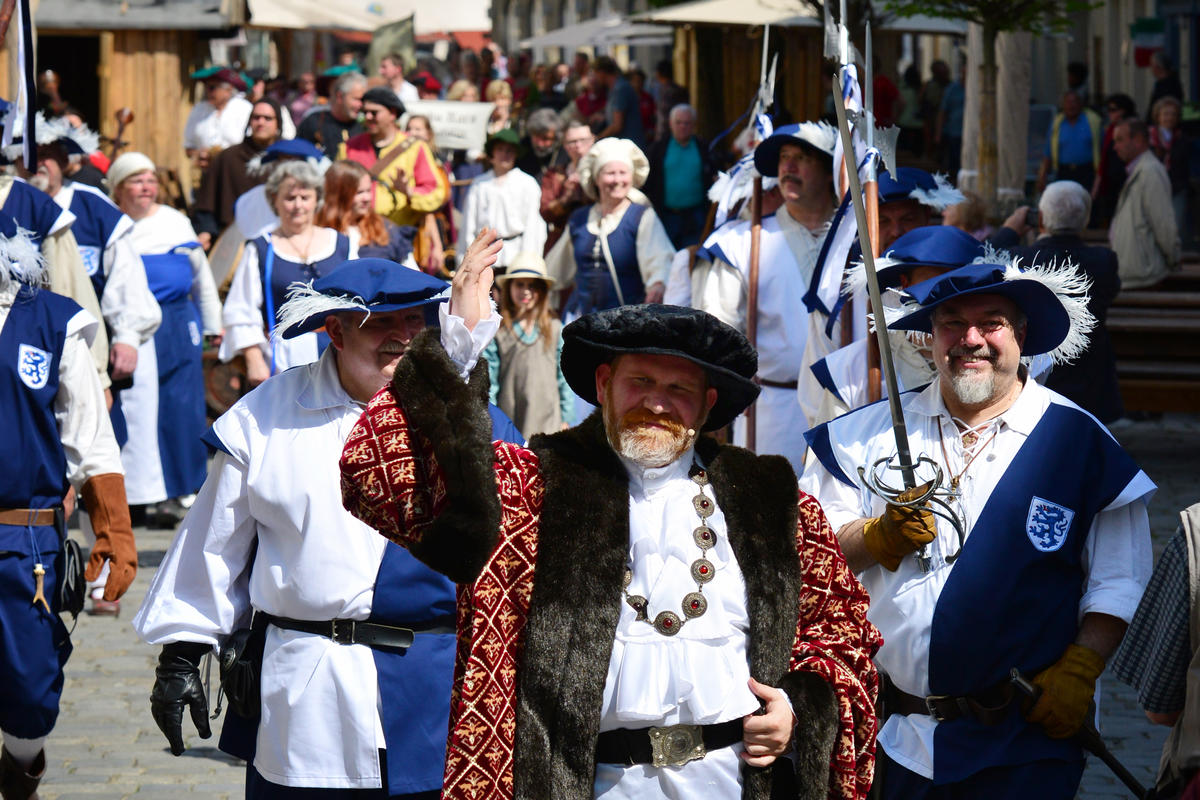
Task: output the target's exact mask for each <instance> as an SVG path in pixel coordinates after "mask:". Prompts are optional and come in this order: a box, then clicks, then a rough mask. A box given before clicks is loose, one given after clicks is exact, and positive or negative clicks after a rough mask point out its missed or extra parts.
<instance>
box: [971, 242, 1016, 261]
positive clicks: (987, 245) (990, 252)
mask: <svg viewBox="0 0 1200 800" xmlns="http://www.w3.org/2000/svg"><path fill="white" fill-rule="evenodd" d="M1012 260H1013V254H1012V253H1010V252H1009V251H1007V250H1000V249H999V248H997V247H996V245H994V244H992V243H991V242H989V241H986V240H985V241H984V242H983V255H981V256H978V257H976V258H974V259H972V260H971V263H972V264H1005V265H1007V264H1011V263H1012Z"/></svg>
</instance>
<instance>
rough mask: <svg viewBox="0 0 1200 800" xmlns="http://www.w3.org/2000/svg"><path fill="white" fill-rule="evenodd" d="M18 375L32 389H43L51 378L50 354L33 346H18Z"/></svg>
mask: <svg viewBox="0 0 1200 800" xmlns="http://www.w3.org/2000/svg"><path fill="white" fill-rule="evenodd" d="M17 374H18V375H20V376H21V382H22V383H24V384H25V385H26V386H28V387H29V388H30V389H40V388H42V387H43V386H45V385H46V379H47V378H49V377H50V354H49V353H47V352H46V351H45V350H39V349H38V348H36V347H34V346H32V345H28V344H22V345H18V346H17Z"/></svg>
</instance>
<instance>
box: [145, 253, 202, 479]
mask: <svg viewBox="0 0 1200 800" xmlns="http://www.w3.org/2000/svg"><path fill="white" fill-rule="evenodd" d="M199 246H200V245H199V243H197V242H189V243H186V244H182V245H180V246H178V247H176V248H174V249H172V250H171V251H170V252H167V253H160V254H158V255H150V256H142V263H143V264H144V265H145V267H146V280H147V282H148V283H149V286H150V291H151V292H152V293H153V294H154V299H155V300H157V301H158V305H159V307H160V308H162V324H161V325H159V327H158V330H157V331H155V332H154V351H155V356H156V357H157V359H158V421H157V427H158V452H159V462H160V463H161V464H162V474H163V483H164V485H165V486H166V495H167V497H180V496H183V495H187V494H191V493H192V492H195V491H196V490H198V489H199V488H200V486H201V484H203V483H204V478H205V475H206V474H207V471H208V464H207V456H206V452H205V448H204V443H203V442H202V441H201V440H200V436H201V435H202V434H203V433H204V429H205V407H204V370H203V366H202V355H203V337H202V336H201V334H200V311H199V309H198V308H197V306H196V302H195V300H193V299H192V296H191V291H192V281H193V274H192V262H191V258H190V256H189V255H188V254H189V252H190V251H191V250H194V249H195V248H197V247H199Z"/></svg>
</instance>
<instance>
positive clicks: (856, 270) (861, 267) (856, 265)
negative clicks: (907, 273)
mask: <svg viewBox="0 0 1200 800" xmlns="http://www.w3.org/2000/svg"><path fill="white" fill-rule="evenodd" d="M888 252H891V251H890V250H889V251H888ZM903 263H904V262H903V261H901V260H899V259H897V258H888V256H887V255H886V254H884V255H882V256H880V257H879V258H877V259H875V273H876V274H879V272H881V271H882V270H884V269H887V268H889V267H894V266H896V265H897V264H903ZM866 290H867V266H866V264H865V263H864V262H863V261H862V260H861V259H859V260H858V261H854V262H852V263H851V264H850V266H849V268H847V270H846V272H845V274H844V275H843V276H842V294H843V295H853V294H854V293H855V292H859V291H863V292H865V291H866Z"/></svg>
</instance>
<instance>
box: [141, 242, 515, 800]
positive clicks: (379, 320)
mask: <svg viewBox="0 0 1200 800" xmlns="http://www.w3.org/2000/svg"><path fill="white" fill-rule="evenodd" d="M447 288H448V287H447V284H446V283H445V282H443V281H440V280H438V279H436V278H433V277H430V276H428V275H425V274H424V273H422V272H419V271H417V270H409V269H403V268H399V267H397V266H396V265H395V264H393V263H391V262H389V261H384V260H382V259H362V260H355V261H349V262H346V263H345V264H343V265H341V266H339V267H337V268H336V269H335V270H334V271H333V272H331V273H330V274H328V275H326V276H325V277H323V278H320V279H318V280H317V281H315V282H313V283H311V284H309V285H307V286H302V287H300V288H298V289H296V290H294V291H293V293H292V294H291V296H290V298H289V300H288V302H287V303H285V304H284V306H283V307H282V308H281V309H280V323H279V330H280V331H281V332H282V336H283V337H285V338H290V337H295V336H298V335H303V334H305V333H306V332H309V331H314V330H316V329H318V328H323V329H324V330H325V331H326V332H327V333H328V335H329V338H330V342H331V346H330V347H329V348H327V349H326V350H325V352H324V354H323V355H322V356H321V357H320V358H319V359H318V360H317V361H316V362H315V363H312V364H308V365H305V366H301V367H297V368H296V369H292V370H289V371H287V372H285V373H283V374H280V375H278V376H276V377H275V378H273V379H272V380H270V381H267V382H266V383H264V384H263V385H262V386H260V387H259V388H257V389H256V390H254V391H253V392H251V393H250V394H248V395H246V396H245V397H244V398H242V399H241V400H240V401H238V403H237V404H236V405H234V407H233V408H232V409H230V410H229V411H228V412H226V413H225V414H224V415H223V416H222V417H221V418H220V419H218V420H217V421H216V423H215V424H214V425H213V427H212V429H211V430H210V431H209V432H208V433H207V434H206V439H207V440H208V441H209V443H210V444H211V445H212V446H213V447H214V448H215V449H216V451H217V452H216V455H215V458H214V461H213V465H212V468H211V470H210V472H209V478H208V480H207V481H206V482H205V484H204V488H203V489H202V490H201V491H200V493H199V495H198V496H197V498H196V502H195V504H194V505H193V506H192V508H191V510H190V511H189V512H188V515H187V517H186V518H185V519H184V521H183V524H182V525H181V527H180V529H179V534H178V535H177V536H176V538H175V540H174V541H173V542H172V544H171V548H170V550H169V551H168V552H167V555H166V557H165V559H164V560H163V564H162V566H161V567H160V568H159V570H158V571H157V572H156V573H155V577H154V581H153V583H152V584H151V586H150V589H149V591H148V592H147V594H146V600H145V602H144V603H143V604H142V608H141V609H140V610H139V611H138V614H137V617H136V618H135V619H134V628H135V629H136V630H137V633H138V635H139V636H141V637H142V639H144V640H145V641H147V642H148V643H150V644H154V645H162V654H161V656H160V658H159V664H158V668H157V669H156V670H155V682H154V689H153V691H152V692H151V695H150V704H151V709H152V711H153V714H154V719H155V722H157V723H158V726H159V728H161V730H162V732H163V734H164V735H165V736H166V738H167V741H168V743H169V744H170V747H171V752H172V753H174V754H175V755H180V754H182V753H183V751H184V738H183V730H182V722H183V716H184V713H185V708H187V709H190V711H191V716H192V719H193V720H194V721H195V723H196V725H197V727H198V732H199V733H200V736H201V737H202V738H207V737H208V736H209V727H208V713H207V711H208V704H207V700H206V699H205V696H204V689H203V684H202V682H201V678H200V671H199V666H198V665H199V663H200V660H201V658H202V657H203V655H204V654H205V653H207V652H209V651H210V650H212V648H213V647H214V646H224V645H225V643H226V642H227V641H228V639H229V638H230V636H231V635H232V634H234V632H235V630H236V629H238V628H239V627H241V628H249V629H251V631H253V632H254V635H255V636H258V637H261V638H260V640H259V646H261V647H263V648H264V650H263V653H262V661H261V664H260V668H261V683H258V681H257V678H258V675H257V674H256V676H255V677H256V685H255V686H254V691H253V692H251V693H250V694H248V695H241V694H237V695H236V696H232V697H231V707H232V706H233V704H236V708H237V713H234V712H231V714H230V715H229V716H227V717H226V719H225V725H224V729H223V731H222V738H221V748H222V749H224V750H226V751H227V752H230V753H232V754H234V755H236V756H238V757H240V758H243V759H245V760H246V761H247V766H246V797H247V798H248V800H259V798H279V797H285V798H286V797H304V798H312V797H326V798H341V797H346V796H351V797H353V796H358V795H359V794H361V795H362V796H364V797H393V798H394V797H405V798H412V799H413V800H417V799H418V798H419V799H420V800H426V799H427V798H436V797H437V796H438V790H439V789H440V787H441V780H442V762H443V759H444V754H445V749H446V736H445V732H446V724H447V718H448V716H449V713H450V700H451V696H450V688H451V674H452V671H453V666H452V665H453V662H454V649H455V647H454V646H455V642H454V637H453V635H452V634H453V633H454V607H455V606H454V592H455V590H454V585H453V584H452V583H451V582H450V581H449V580H447V579H446V578H444V577H442V576H441V575H439V574H437V573H436V572H434V571H433V570H431V569H429V568H428V567H425V566H424V565H422V564H420V563H418V562H417V560H416V559H415V558H413V557H412V556H411V555H409V554H408V553H407V552H405V551H404V550H403V549H401V548H399V547H397V546H395V545H390V544H388V543H387V542H386V541H385V540H384V539H383V538H381V537H379V536H377V535H375V533H374V532H373V531H372V530H371V529H370V528H369V527H367V526H366V525H363V524H362V523H361V522H359V521H358V520H356V519H354V518H353V517H352V516H350V514H349V513H348V512H347V511H346V510H345V509H344V508H342V503H341V496H340V491H339V488H338V476H337V467H336V464H337V459H338V456H339V454H340V453H341V451H342V447H343V445H344V444H345V440H346V436H347V434H349V432H350V430H351V429H352V427H353V425H354V423H355V421H356V420H357V419H358V418H359V416H360V415H361V414H362V410H363V406H364V404H365V403H366V402H367V401H368V400H370V398H371V397H372V396H374V395H375V394H376V392H378V391H379V390H380V389H381V388H382V387H384V386H385V385H387V382H388V380H389V379H390V378H391V376H392V374H393V372H394V370H395V369H396V365H397V363H398V362H400V361H401V360H402V359H404V358H407V356H406V355H405V354H406V352H407V351H408V349H409V346H410V344H411V342H412V340H413V337H414V336H415V335H416V334H417V333H418V332H419V331H420V330H421V329H422V328H424V327H425V325H426V321H427V316H426V312H427V311H428V312H432V313H436V311H435V309H434V307H435V306H436V305H437V304H438V303H440V302H441V301H442V299H443V296H444V293H445V291H446V289H447ZM494 330H495V328H494V327H493V328H490V329H482V330H481V331H480V336H483V335H484V334H485V332H487V331H493V332H494ZM496 420H497V422H496V425H495V427H494V431H493V427H492V426H491V425H489V429H488V431H489V433H488V435H489V436H491V435H495V436H496V437H497V438H507V439H509V440H510V441H513V440H515V441H520V437H519V436H517V437H515V439H514V437H513V436H512V429H511V423H508V425H505V424H504V423H505V422H507V420H506V419H505V418H503V415H497V417H496ZM299 461H304V462H305V463H306V464H308V465H309V466H308V467H307V468H305V469H302V470H296V471H294V473H293V472H289V471H284V470H279V469H277V468H276V466H277V465H279V464H285V463H297V462H299ZM285 473H286V474H285ZM316 620H323V622H316ZM297 682H299V684H302V685H303V689H304V690H303V691H302V692H299V693H298V694H294V692H293V689H294V688H295V686H296V685H297ZM381 788H382V790H383V791H380V789H381ZM350 790H357V791H350Z"/></svg>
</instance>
